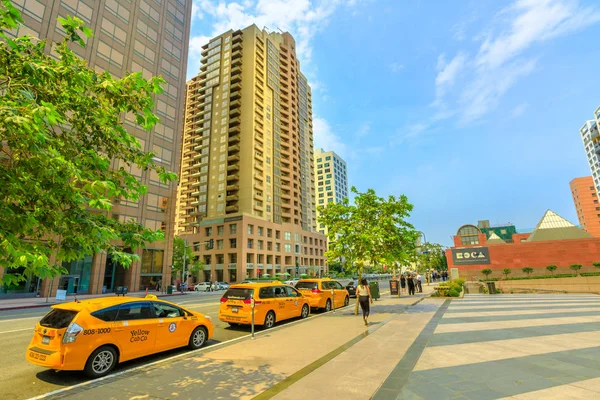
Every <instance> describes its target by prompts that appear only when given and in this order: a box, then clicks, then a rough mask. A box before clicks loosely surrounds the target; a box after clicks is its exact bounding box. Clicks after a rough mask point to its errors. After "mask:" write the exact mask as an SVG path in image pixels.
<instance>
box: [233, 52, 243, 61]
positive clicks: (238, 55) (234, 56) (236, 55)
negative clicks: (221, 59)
mask: <svg viewBox="0 0 600 400" xmlns="http://www.w3.org/2000/svg"><path fill="white" fill-rule="evenodd" d="M236 58H242V51H241V50H236V51H233V52H232V53H231V59H232V60H235V59H236Z"/></svg>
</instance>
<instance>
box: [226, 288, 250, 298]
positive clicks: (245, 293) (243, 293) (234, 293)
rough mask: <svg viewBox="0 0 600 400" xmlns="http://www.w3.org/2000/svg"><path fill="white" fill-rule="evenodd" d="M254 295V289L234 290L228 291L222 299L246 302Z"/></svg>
mask: <svg viewBox="0 0 600 400" xmlns="http://www.w3.org/2000/svg"><path fill="white" fill-rule="evenodd" d="M252 294H254V289H246V288H234V289H228V290H227V291H226V292H225V294H224V295H223V298H225V299H231V300H248V299H250V298H251V297H252Z"/></svg>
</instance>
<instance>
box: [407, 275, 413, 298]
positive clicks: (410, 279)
mask: <svg viewBox="0 0 600 400" xmlns="http://www.w3.org/2000/svg"><path fill="white" fill-rule="evenodd" d="M406 284H407V285H408V295H409V296H412V295H414V294H415V280H414V278H413V277H412V276H410V275H409V276H407V277H406Z"/></svg>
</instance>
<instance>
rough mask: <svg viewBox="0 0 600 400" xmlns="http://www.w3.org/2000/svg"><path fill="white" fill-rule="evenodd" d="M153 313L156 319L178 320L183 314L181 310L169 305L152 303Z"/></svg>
mask: <svg viewBox="0 0 600 400" xmlns="http://www.w3.org/2000/svg"><path fill="white" fill-rule="evenodd" d="M153 304H154V311H156V316H157V317H158V318H178V317H183V315H184V312H183V310H182V309H181V308H178V307H175V306H172V305H170V304H163V303H153Z"/></svg>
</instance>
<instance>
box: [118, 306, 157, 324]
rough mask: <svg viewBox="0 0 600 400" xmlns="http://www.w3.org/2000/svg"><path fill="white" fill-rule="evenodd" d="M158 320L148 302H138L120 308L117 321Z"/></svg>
mask: <svg viewBox="0 0 600 400" xmlns="http://www.w3.org/2000/svg"><path fill="white" fill-rule="evenodd" d="M150 318H156V315H155V314H154V310H153V309H152V307H151V306H150V303H148V302H136V303H128V304H122V305H121V306H119V312H118V313H117V318H116V321H133V320H136V319H150Z"/></svg>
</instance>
